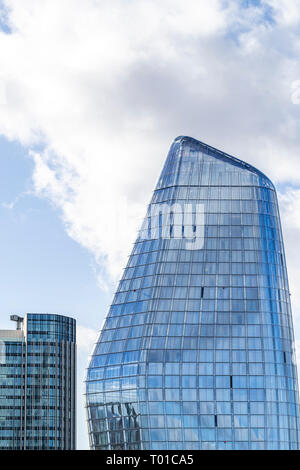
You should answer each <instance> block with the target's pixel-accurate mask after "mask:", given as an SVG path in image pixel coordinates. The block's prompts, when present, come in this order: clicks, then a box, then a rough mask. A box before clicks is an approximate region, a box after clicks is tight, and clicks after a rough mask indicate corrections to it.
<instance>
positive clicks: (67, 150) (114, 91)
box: [0, 0, 300, 282]
mask: <svg viewBox="0 0 300 470" xmlns="http://www.w3.org/2000/svg"><path fill="white" fill-rule="evenodd" d="M227 3H228V4H227V6H224V4H225V2H223V1H221V0H213V1H212V0H206V1H201V2H199V1H198V0H189V1H187V2H185V3H184V5H183V2H182V1H181V0H160V1H158V0H152V1H151V2H150V1H148V0H130V1H128V2H124V1H123V0H114V2H111V0H85V2H84V6H83V2H82V1H80V0H44V1H43V2H41V1H40V0H22V2H20V1H18V0H10V1H7V2H6V5H7V8H8V9H9V13H8V20H9V25H10V28H11V34H4V33H1V34H0V83H1V89H2V90H5V99H4V98H3V99H2V100H1V103H0V133H1V134H4V135H5V136H7V137H8V138H10V139H17V140H19V141H21V142H22V143H23V144H24V145H27V146H28V148H29V149H31V150H32V151H31V155H32V158H33V160H34V162H35V170H34V174H33V182H34V187H35V190H36V193H37V194H39V195H41V196H42V197H47V198H49V200H50V201H51V202H52V203H53V204H55V205H56V207H57V208H58V209H59V210H60V212H61V215H62V219H63V221H64V224H65V227H66V230H67V232H68V234H69V235H70V236H71V237H72V238H73V239H74V240H76V241H78V243H80V244H82V245H83V246H84V247H86V248H87V249H89V250H90V251H91V252H92V253H93V254H94V255H95V258H96V260H97V261H98V263H99V266H100V275H101V279H102V281H103V282H104V281H105V279H107V277H108V276H109V275H110V276H113V277H114V278H115V277H117V276H118V275H119V273H120V268H121V267H123V266H124V263H125V260H126V257H127V255H128V253H129V250H130V246H131V243H132V242H133V241H134V239H135V233H136V229H137V228H138V225H139V222H140V221H141V218H142V215H143V213H144V210H145V205H146V203H147V201H148V200H149V199H150V195H151V192H152V190H153V187H154V184H155V181H156V179H157V177H158V176H159V172H160V171H161V168H162V165H163V162H164V159H165V156H166V152H167V150H168V147H169V145H170V143H171V141H172V140H173V138H174V137H176V136H177V135H179V134H188V135H192V136H194V137H196V138H199V139H201V140H204V141H207V142H208V143H210V144H212V145H215V146H218V147H220V148H222V149H224V150H226V151H228V152H232V153H234V154H236V155H237V156H238V157H240V158H242V159H246V160H248V161H249V162H250V163H253V164H255V165H257V166H258V167H259V168H260V169H262V170H263V171H266V172H267V173H268V174H269V176H270V177H271V178H273V179H275V180H276V181H285V180H289V181H293V182H294V183H296V184H300V176H299V175H300V160H299V158H298V150H299V145H300V137H299V136H300V133H299V129H298V119H299V114H300V106H299V107H298V106H295V105H293V104H292V102H291V83H292V82H294V81H295V80H298V79H300V66H299V61H298V57H299V44H300V35H297V33H296V32H293V33H290V29H289V27H290V26H289V25H290V20H288V19H287V20H286V21H284V22H280V24H276V23H274V22H273V23H270V22H269V21H268V19H267V17H266V16H265V15H266V9H265V7H266V6H267V5H271V4H272V7H273V12H274V15H275V18H276V21H277V23H279V17H278V18H277V16H276V15H277V14H278V15H279V12H280V11H281V10H280V8H281V7H282V8H283V7H284V5H285V3H286V2H284V1H281V2H279V1H276V2H275V0H274V1H268V2H263V3H262V4H261V6H251V7H249V8H248V9H244V8H242V7H241V4H242V3H241V2H227ZM292 4H293V5H294V6H295V5H296V4H297V2H293V1H292ZM269 15H270V13H269ZM2 94H3V93H2ZM37 144H38V146H39V148H42V149H43V150H39V151H38V150H36V148H35V147H36V145H37ZM283 159H284V162H285V163H284V165H282V160H283ZM291 264H292V262H291Z"/></svg>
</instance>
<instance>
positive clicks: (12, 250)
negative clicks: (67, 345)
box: [0, 137, 111, 448]
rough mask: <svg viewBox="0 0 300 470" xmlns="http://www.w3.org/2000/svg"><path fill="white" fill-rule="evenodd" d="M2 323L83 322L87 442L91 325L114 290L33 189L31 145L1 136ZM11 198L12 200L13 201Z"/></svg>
mask: <svg viewBox="0 0 300 470" xmlns="http://www.w3.org/2000/svg"><path fill="white" fill-rule="evenodd" d="M0 155H1V158H0V220H1V230H0V258H1V267H0V285H1V313H0V328H3V329H5V328H8V329H10V328H14V323H12V322H11V321H10V320H9V316H10V314H12V313H16V314H19V315H21V316H22V315H24V313H26V312H46V313H60V314H66V315H70V316H72V317H74V318H76V319H77V321H78V324H79V325H80V327H81V328H82V327H86V328H87V331H85V330H83V331H80V332H79V334H80V342H79V345H78V410H77V412H78V422H79V424H80V425H79V426H78V443H79V446H80V447H82V448H87V447H88V440H87V433H86V429H85V421H84V418H85V417H84V410H83V400H82V393H83V386H82V378H83V374H84V370H85V367H86V365H87V357H88V354H89V349H91V347H92V344H89V343H88V341H89V338H90V337H91V336H89V330H90V329H94V330H98V329H99V326H100V322H101V316H102V312H103V313H104V312H105V311H106V310H107V305H108V303H109V302H110V298H111V292H110V290H108V291H107V292H105V293H104V292H103V291H101V290H100V289H99V285H98V282H97V277H96V276H95V270H94V263H95V262H94V260H93V258H92V255H91V254H90V253H89V252H88V251H87V250H86V249H84V248H82V247H81V246H80V245H79V244H78V243H76V242H74V241H73V240H72V239H71V238H70V237H68V235H67V234H66V232H65V230H64V227H63V224H62V222H61V220H60V218H59V214H58V213H57V211H56V210H55V209H54V208H53V207H52V206H51V204H50V203H49V202H48V201H46V200H44V199H41V198H38V197H36V196H35V195H34V194H33V193H32V191H33V188H32V180H31V175H32V170H33V163H32V161H31V160H30V159H29V158H28V153H27V149H24V148H22V147H21V146H20V145H18V144H17V143H15V142H8V141H7V140H6V139H5V138H3V137H1V138H0ZM12 203H13V205H11V204H12Z"/></svg>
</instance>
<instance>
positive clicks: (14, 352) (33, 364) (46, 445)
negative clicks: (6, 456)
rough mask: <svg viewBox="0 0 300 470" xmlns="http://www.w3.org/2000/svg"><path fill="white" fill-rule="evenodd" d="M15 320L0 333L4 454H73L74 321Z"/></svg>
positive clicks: (48, 317)
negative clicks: (13, 325) (60, 451)
mask: <svg viewBox="0 0 300 470" xmlns="http://www.w3.org/2000/svg"><path fill="white" fill-rule="evenodd" d="M15 318H17V319H18V320H16V321H18V328H19V329H17V330H15V331H13V330H6V331H3V330H0V450H20V449H21V450H50V449H53V450H54V449H63V450H66V449H75V443H76V435H75V406H76V403H75V398H76V395H75V393H76V389H75V378H76V322H75V320H74V319H73V318H69V317H65V316H61V315H50V314H31V313H29V314H27V315H26V316H25V318H24V320H23V319H22V318H20V317H13V319H15ZM21 325H22V328H21Z"/></svg>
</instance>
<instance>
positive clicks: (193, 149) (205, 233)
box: [86, 137, 299, 450]
mask: <svg viewBox="0 0 300 470" xmlns="http://www.w3.org/2000/svg"><path fill="white" fill-rule="evenodd" d="M86 393H87V396H86V402H87V415H88V426H89V435H90V445H91V447H92V448H93V449H113V450H115V449H151V450H152V449H171V450H172V449H176V450H178V449H188V450H192V449H238V450H239V449H245V450H247V449H253V450H255V449H298V448H299V403H298V384H297V371H296V365H295V359H294V336H293V324H292V313H291V305H290V293H289V286H288V278H287V270H286V262H285V254H284V247H283V240H282V232H281V226H280V218H279V211H278V203H277V197H276V191H275V188H274V186H273V184H272V182H271V181H270V180H269V179H268V178H267V177H266V176H265V175H264V174H263V173H261V172H260V171H259V170H257V169H256V168H254V167H252V166H251V165H249V164H247V163H245V162H243V161H241V160H238V159H237V158H235V157H232V156H230V155H227V154H225V153H223V152H221V151H219V150H217V149H215V148H212V147H210V146H208V145H206V144H203V143H201V142H198V141H197V140H195V139H192V138H190V137H178V138H177V139H175V141H174V143H173V144H172V146H171V149H170V152H169V155H168V158H167V161H166V163H165V166H164V168H163V171H162V174H161V177H160V178H159V181H158V184H157V186H156V189H155V191H154V194H153V197H152V201H151V203H150V205H149V208H148V212H147V215H146V218H145V220H144V223H143V225H142V228H141V230H140V232H139V235H138V238H137V240H136V243H135V245H134V248H133V251H132V254H131V256H130V258H129V261H128V264H127V266H126V269H125V271H124V274H123V277H122V280H121V281H120V283H119V286H118V289H117V292H116V294H115V296H114V300H113V304H112V306H111V308H110V310H109V313H108V315H107V318H106V320H105V323H104V326H103V328H102V331H101V334H100V337H99V340H98V342H97V344H96V345H95V347H94V351H93V354H92V357H91V360H90V364H89V368H88V371H87V378H86Z"/></svg>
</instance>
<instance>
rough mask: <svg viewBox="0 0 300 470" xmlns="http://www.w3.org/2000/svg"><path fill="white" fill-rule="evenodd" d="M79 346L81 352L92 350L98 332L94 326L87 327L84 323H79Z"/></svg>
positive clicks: (77, 331)
mask: <svg viewBox="0 0 300 470" xmlns="http://www.w3.org/2000/svg"><path fill="white" fill-rule="evenodd" d="M76 335H77V347H78V351H79V353H85V354H89V353H90V352H91V345H92V344H94V343H95V342H96V340H97V335H98V332H97V331H96V330H93V329H92V328H87V327H86V326H83V325H77V327H76Z"/></svg>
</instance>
